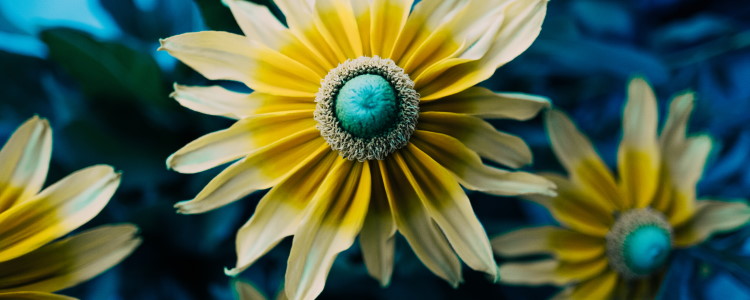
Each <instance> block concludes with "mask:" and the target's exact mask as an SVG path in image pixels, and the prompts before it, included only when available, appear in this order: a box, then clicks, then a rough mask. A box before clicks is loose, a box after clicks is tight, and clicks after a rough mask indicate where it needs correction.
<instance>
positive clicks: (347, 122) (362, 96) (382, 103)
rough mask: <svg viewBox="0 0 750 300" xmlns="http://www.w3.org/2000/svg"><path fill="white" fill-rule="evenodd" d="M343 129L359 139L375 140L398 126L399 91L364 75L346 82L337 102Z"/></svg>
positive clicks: (380, 80)
mask: <svg viewBox="0 0 750 300" xmlns="http://www.w3.org/2000/svg"><path fill="white" fill-rule="evenodd" d="M334 106H335V108H336V118H337V119H338V120H339V124H341V127H342V128H343V129H344V130H346V131H347V132H349V133H350V134H352V135H354V136H356V137H360V138H372V137H375V136H378V135H379V134H381V133H383V132H384V131H386V130H387V129H388V128H390V127H392V126H393V125H394V124H396V121H397V118H398V103H397V98H396V91H395V90H394V89H393V87H391V84H390V83H389V82H388V80H386V79H385V78H383V77H382V76H379V75H373V74H362V75H359V76H357V77H354V78H352V79H350V80H349V81H347V82H346V83H345V84H344V85H343V86H342V87H341V89H340V90H339V92H338V95H336V99H335V102H334Z"/></svg>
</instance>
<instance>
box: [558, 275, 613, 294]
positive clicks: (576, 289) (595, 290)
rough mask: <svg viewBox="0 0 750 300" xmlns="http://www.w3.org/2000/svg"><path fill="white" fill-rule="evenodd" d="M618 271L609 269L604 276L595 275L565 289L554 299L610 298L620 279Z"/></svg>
mask: <svg viewBox="0 0 750 300" xmlns="http://www.w3.org/2000/svg"><path fill="white" fill-rule="evenodd" d="M618 277H619V276H617V273H616V272H614V271H609V272H606V273H604V274H603V275H602V276H597V277H594V278H592V279H590V280H587V281H585V282H582V283H580V284H577V285H574V286H572V287H569V288H567V289H565V290H564V291H562V292H560V293H559V294H557V296H555V298H554V299H572V300H577V299H581V300H586V299H610V298H611V295H612V292H613V291H614V290H615V286H616V285H617V280H618Z"/></svg>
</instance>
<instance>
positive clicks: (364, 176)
mask: <svg viewBox="0 0 750 300" xmlns="http://www.w3.org/2000/svg"><path fill="white" fill-rule="evenodd" d="M371 183H372V179H371V177H370V168H369V164H368V163H360V162H353V161H350V160H346V159H344V158H341V157H338V158H337V162H336V163H335V164H334V167H333V169H332V170H331V172H330V173H329V174H328V176H327V177H326V179H325V180H324V181H323V183H322V184H321V185H320V189H319V190H318V192H317V193H316V194H315V196H313V199H312V203H311V205H312V206H311V207H310V208H309V211H308V214H307V217H306V218H305V221H303V224H302V226H301V227H300V228H299V230H298V231H297V233H295V236H294V240H293V241H292V250H291V252H290V253H289V262H288V264H287V271H286V278H285V284H286V287H285V291H286V294H287V296H288V297H289V299H291V300H297V299H312V298H315V297H317V296H318V294H320V292H321V291H322V290H323V286H324V285H325V280H326V277H327V275H328V271H329V270H330V269H331V265H332V264H333V260H334V259H335V258H336V256H337V255H338V253H339V252H341V251H344V250H346V249H348V248H349V247H350V246H351V245H352V243H354V238H355V237H356V236H357V234H358V233H359V231H360V229H361V228H362V223H364V219H365V215H366V214H367V207H368V204H369V201H370V191H371Z"/></svg>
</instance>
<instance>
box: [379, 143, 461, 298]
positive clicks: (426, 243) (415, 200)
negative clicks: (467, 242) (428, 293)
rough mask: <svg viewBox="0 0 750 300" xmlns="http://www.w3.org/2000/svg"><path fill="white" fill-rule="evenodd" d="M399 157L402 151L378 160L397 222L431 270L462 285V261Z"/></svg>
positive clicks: (453, 283) (418, 255) (399, 228)
mask: <svg viewBox="0 0 750 300" xmlns="http://www.w3.org/2000/svg"><path fill="white" fill-rule="evenodd" d="M396 159H399V160H403V158H402V157H401V154H400V152H395V153H393V154H392V155H391V158H389V159H386V160H381V161H378V163H379V166H380V172H381V176H382V177H383V184H384V186H385V191H386V195H387V196H388V203H389V204H390V207H391V212H393V219H394V221H395V222H396V226H397V227H398V230H399V232H401V234H402V235H403V236H404V238H406V241H407V242H408V243H409V245H410V246H411V248H412V249H413V250H414V253H415V254H416V255H417V257H419V259H420V260H421V261H422V262H423V263H424V264H425V266H427V268H428V269H430V271H432V272H433V273H435V275H437V276H439V277H440V278H443V279H445V280H446V281H448V282H449V283H450V284H451V285H452V286H458V283H459V282H461V281H462V279H461V262H460V261H459V260H458V258H457V257H456V254H455V252H453V249H452V248H451V246H450V244H449V243H448V241H447V240H446V238H445V235H444V234H443V233H442V232H441V231H440V228H438V227H437V225H435V222H434V221H433V220H432V219H431V218H430V216H429V215H428V214H427V211H426V209H425V207H424V205H423V204H422V203H421V202H420V200H419V196H418V195H417V194H416V192H415V191H414V188H413V187H412V186H411V185H410V184H409V182H408V181H407V179H406V175H405V174H404V171H405V170H404V169H402V166H400V165H399V164H398V163H396V161H395V160H396Z"/></svg>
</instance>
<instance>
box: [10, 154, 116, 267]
mask: <svg viewBox="0 0 750 300" xmlns="http://www.w3.org/2000/svg"><path fill="white" fill-rule="evenodd" d="M119 184H120V174H118V173H115V172H114V170H113V169H112V167H110V166H104V165H98V166H93V167H89V168H86V169H83V170H80V171H77V172H75V173H73V174H70V175H68V176H67V177H65V178H63V179H62V180H60V181H58V182H57V183H55V184H53V185H51V186H50V187H48V188H46V189H44V190H43V191H42V192H41V193H39V194H38V195H36V196H34V197H33V198H31V199H30V200H28V201H26V202H24V203H21V204H19V205H16V206H13V207H12V208H10V209H8V210H6V211H4V212H2V213H0V228H3V230H2V232H0V262H3V261H7V260H10V259H14V258H16V257H19V256H21V255H24V254H26V253H29V252H31V251H33V250H36V249H38V248H39V247H41V246H43V245H44V244H47V243H49V242H51V241H53V240H55V239H57V238H59V237H61V236H63V235H66V234H68V233H69V232H71V231H73V230H75V229H76V228H78V227H79V226H81V225H83V224H85V223H86V222H88V221H89V220H91V219H92V218H93V217H95V216H96V215H97V214H98V213H99V212H100V211H101V210H102V208H104V206H105V205H107V203H108V202H109V199H110V198H111V197H112V195H113V194H114V193H115V190H116V189H117V186H118V185H119Z"/></svg>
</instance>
